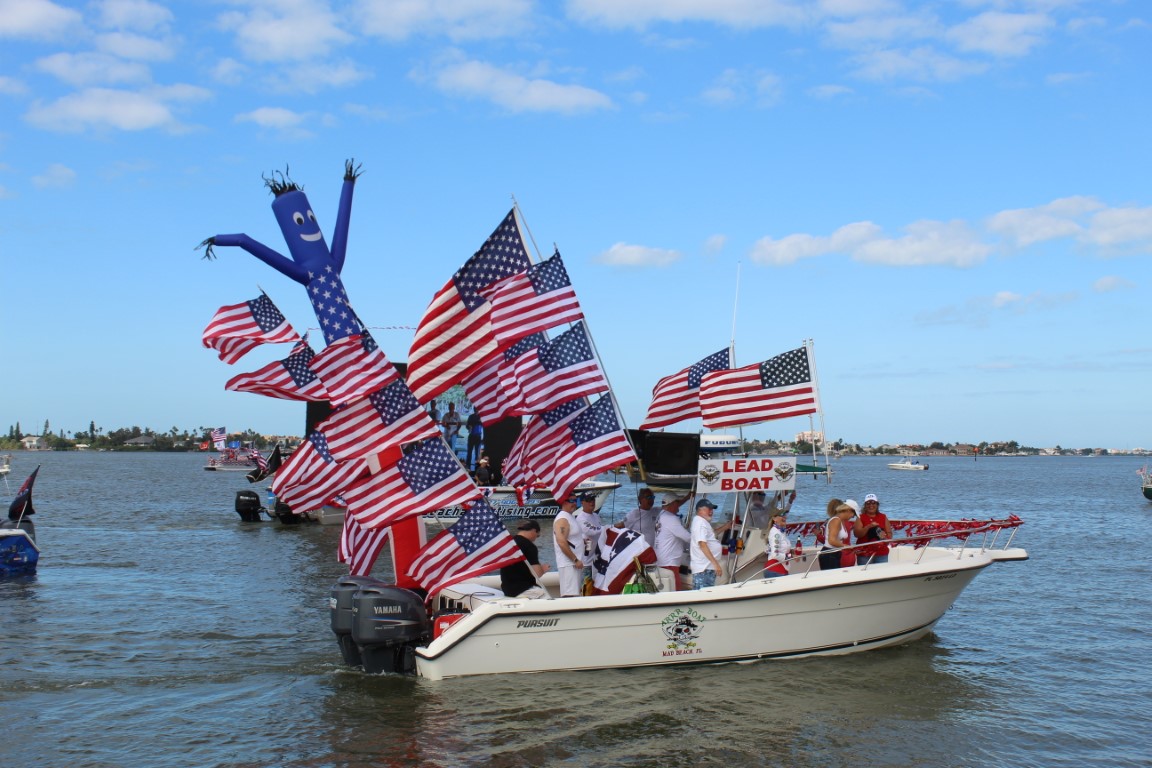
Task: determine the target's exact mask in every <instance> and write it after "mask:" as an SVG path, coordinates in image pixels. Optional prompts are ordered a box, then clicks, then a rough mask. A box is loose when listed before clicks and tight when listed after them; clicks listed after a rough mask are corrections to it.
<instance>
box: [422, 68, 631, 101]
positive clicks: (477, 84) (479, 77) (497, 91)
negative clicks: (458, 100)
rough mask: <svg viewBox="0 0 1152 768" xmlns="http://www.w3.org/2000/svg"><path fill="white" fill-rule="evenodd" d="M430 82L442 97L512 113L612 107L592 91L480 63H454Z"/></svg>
mask: <svg viewBox="0 0 1152 768" xmlns="http://www.w3.org/2000/svg"><path fill="white" fill-rule="evenodd" d="M413 76H414V77H419V75H417V74H415V73H414V75H413ZM431 79H432V81H433V83H435V85H436V87H437V88H439V89H440V90H441V91H444V92H445V93H451V94H457V95H461V96H465V97H469V98H478V99H485V100H487V101H490V102H492V103H494V104H498V105H500V106H502V107H504V108H505V109H509V110H511V111H513V112H560V113H565V114H574V113H580V112H595V111H599V110H603V109H611V108H612V107H613V104H612V99H610V98H609V97H608V96H606V95H605V94H603V93H601V92H600V91H597V90H594V89H592V88H586V87H584V86H582V85H562V84H560V83H556V82H553V81H551V80H544V79H541V78H527V77H525V76H523V75H521V74H518V73H516V72H510V71H508V70H504V69H500V68H499V67H496V66H493V65H491V64H488V63H486V62H482V61H465V60H459V59H457V60H453V61H451V62H448V63H446V64H443V65H442V66H441V67H440V68H439V69H438V70H436V71H435V72H433V73H432V75H431Z"/></svg>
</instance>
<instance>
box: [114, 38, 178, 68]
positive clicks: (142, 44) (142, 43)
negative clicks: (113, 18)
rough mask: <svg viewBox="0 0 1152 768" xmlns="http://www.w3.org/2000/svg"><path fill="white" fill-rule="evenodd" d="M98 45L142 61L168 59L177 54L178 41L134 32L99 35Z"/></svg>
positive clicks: (117, 54) (116, 53) (122, 55)
mask: <svg viewBox="0 0 1152 768" xmlns="http://www.w3.org/2000/svg"><path fill="white" fill-rule="evenodd" d="M96 47H97V48H99V49H100V50H102V51H104V52H106V53H110V54H112V55H114V56H119V57H121V58H124V59H139V60H141V61H167V60H169V59H171V58H172V57H173V56H174V55H176V43H175V42H174V41H173V40H170V39H154V38H151V37H144V36H143V35H137V34H134V33H132V32H109V33H108V34H104V35H99V36H98V37H97V38H96Z"/></svg>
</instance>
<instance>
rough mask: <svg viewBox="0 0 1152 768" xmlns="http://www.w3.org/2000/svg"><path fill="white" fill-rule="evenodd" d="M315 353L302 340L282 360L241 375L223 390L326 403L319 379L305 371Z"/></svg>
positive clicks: (324, 392)
mask: <svg viewBox="0 0 1152 768" xmlns="http://www.w3.org/2000/svg"><path fill="white" fill-rule="evenodd" d="M315 354H316V353H315V352H313V351H312V347H310V346H308V341H307V339H302V340H301V341H300V343H299V344H297V345H296V346H295V347H294V348H293V349H292V354H290V355H288V357H286V358H284V359H283V360H277V361H276V362H274V363H269V364H268V365H266V366H264V367H263V368H259V369H257V370H255V371H252V372H251V373H241V374H240V375H238V376H233V377H232V378H230V379H228V383H227V384H225V385H224V389H228V390H231V391H233V392H252V393H253V394H257V395H264V396H266V397H275V398H279V399H281V400H304V401H308V400H327V399H328V392H327V390H325V389H324V385H323V384H322V383H321V381H320V379H319V378H318V377H317V376H316V374H315V373H313V372H312V369H311V368H309V367H308V363H309V362H310V361H311V360H312V358H313V356H314V355H315Z"/></svg>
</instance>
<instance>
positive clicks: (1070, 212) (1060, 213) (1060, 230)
mask: <svg viewBox="0 0 1152 768" xmlns="http://www.w3.org/2000/svg"><path fill="white" fill-rule="evenodd" d="M1103 207H1104V205H1103V203H1101V202H1099V201H1098V200H1095V199H1094V198H1091V197H1082V196H1081V197H1064V198H1060V199H1058V200H1053V201H1052V202H1051V203H1048V204H1047V205H1041V206H1037V207H1035V208H1017V209H1013V210H1008V211H1001V212H1000V213H997V214H995V215H994V216H992V217H990V218H989V219H988V221H987V223H986V225H985V226H986V227H987V229H988V231H990V232H995V233H996V234H998V235H1000V236H1001V237H1003V238H1004V239H1005V240H1007V241H1008V242H1009V244H1011V245H1013V246H1016V247H1018V248H1022V247H1024V246H1027V245H1032V244H1034V243H1040V242H1044V241H1045V240H1053V239H1056V238H1062V237H1075V236H1077V235H1079V234H1080V233H1082V232H1083V231H1084V224H1083V223H1081V222H1078V221H1077V219H1085V218H1086V216H1087V214H1089V213H1091V212H1092V211H1098V210H1100V209H1101V208H1103Z"/></svg>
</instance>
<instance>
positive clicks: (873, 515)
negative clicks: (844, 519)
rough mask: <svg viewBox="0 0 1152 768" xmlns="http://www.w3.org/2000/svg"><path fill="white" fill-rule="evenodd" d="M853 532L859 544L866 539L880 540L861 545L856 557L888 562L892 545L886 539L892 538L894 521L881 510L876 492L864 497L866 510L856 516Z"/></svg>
mask: <svg viewBox="0 0 1152 768" xmlns="http://www.w3.org/2000/svg"><path fill="white" fill-rule="evenodd" d="M852 532H853V533H854V534H856V543H857V544H859V543H862V542H865V541H878V542H879V543H878V544H873V545H871V546H868V547H861V548H860V549H859V550H858V551H857V552H856V559H858V560H859V561H860V562H861V563H869V562H871V563H886V562H888V551H889V549H890V547H889V546H888V543H887V541H886V540H888V539H891V538H892V523H891V521H889V520H888V516H887V515H885V514H884V513H883V512H881V511H880V498H879V497H878V496H877V495H876V494H874V493H870V494H868V495H867V496H865V497H864V510H863V511H862V512H861V513H860V516H859V517H857V518H856V524H855V525H854V526H852Z"/></svg>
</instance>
